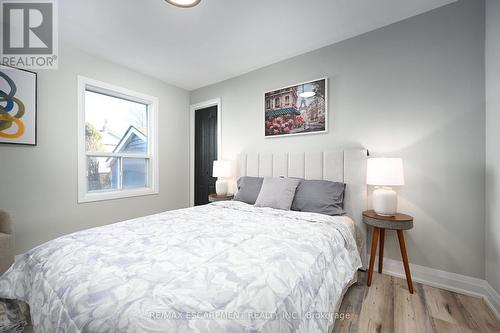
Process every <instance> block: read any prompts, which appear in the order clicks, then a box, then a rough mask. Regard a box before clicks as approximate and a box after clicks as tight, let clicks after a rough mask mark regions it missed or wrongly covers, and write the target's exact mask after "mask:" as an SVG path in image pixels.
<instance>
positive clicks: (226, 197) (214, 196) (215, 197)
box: [208, 194, 234, 202]
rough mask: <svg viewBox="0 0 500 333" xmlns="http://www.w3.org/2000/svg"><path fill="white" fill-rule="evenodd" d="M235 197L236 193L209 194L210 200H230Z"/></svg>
mask: <svg viewBox="0 0 500 333" xmlns="http://www.w3.org/2000/svg"><path fill="white" fill-rule="evenodd" d="M233 198H234V195H232V194H227V195H217V194H209V195H208V202H216V201H230V200H233Z"/></svg>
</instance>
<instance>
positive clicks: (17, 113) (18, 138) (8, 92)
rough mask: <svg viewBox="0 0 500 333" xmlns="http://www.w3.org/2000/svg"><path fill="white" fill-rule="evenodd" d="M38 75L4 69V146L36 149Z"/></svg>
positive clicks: (0, 110) (0, 88)
mask: <svg viewBox="0 0 500 333" xmlns="http://www.w3.org/2000/svg"><path fill="white" fill-rule="evenodd" d="M36 99H37V75H36V73H34V72H30V71H27V70H22V69H17V68H13V67H8V66H3V65H0V143H10V144H20V145H36V107H37V106H36Z"/></svg>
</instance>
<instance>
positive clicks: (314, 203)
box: [292, 180, 345, 215]
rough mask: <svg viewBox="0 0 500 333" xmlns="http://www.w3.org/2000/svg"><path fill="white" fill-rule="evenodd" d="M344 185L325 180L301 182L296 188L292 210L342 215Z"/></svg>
mask: <svg viewBox="0 0 500 333" xmlns="http://www.w3.org/2000/svg"><path fill="white" fill-rule="evenodd" d="M344 191H345V184H344V183H337V182H330V181H327V180H303V181H302V182H301V183H300V185H299V186H298V187H297V193H296V194H295V198H294V200H293V204H292V210H297V211H301V212H312V213H319V214H325V215H344V214H345V211H344Z"/></svg>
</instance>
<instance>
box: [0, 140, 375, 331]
mask: <svg viewBox="0 0 500 333" xmlns="http://www.w3.org/2000/svg"><path fill="white" fill-rule="evenodd" d="M270 156H271V157H270V161H271V165H270V168H269V165H267V166H266V163H268V161H269V155H267V154H242V155H240V156H239V158H238V160H239V168H238V170H239V173H240V175H242V174H244V175H252V174H253V173H255V172H256V173H257V175H263V176H264V175H265V174H266V173H267V172H271V176H287V177H296V176H297V177H306V178H311V177H312V178H317V177H319V175H318V174H316V175H314V173H318V172H321V177H320V178H321V179H330V178H332V177H340V176H341V177H342V180H343V181H344V182H345V183H346V184H347V188H346V194H345V195H346V200H345V205H346V210H347V212H348V214H347V215H344V216H327V215H322V214H316V213H305V212H295V211H284V210H277V209H272V208H265V207H254V206H253V205H248V204H245V203H242V202H236V201H229V202H217V203H213V204H209V205H205V206H199V207H194V208H187V209H180V210H175V211H168V212H164V213H161V214H156V215H151V216H146V217H141V218H138V219H133V220H129V221H125V222H121V223H117V224H112V225H107V226H103V227H99V228H94V229H89V230H85V231H81V232H77V233H74V234H70V235H66V236H63V237H60V238H58V239H55V240H52V241H49V242H47V243H45V244H42V245H40V246H38V247H36V248H34V249H33V250H31V251H29V252H27V253H25V254H23V255H20V256H17V257H16V260H15V263H14V265H13V266H12V267H11V268H10V269H9V270H8V271H7V272H6V273H5V274H4V275H2V277H0V298H8V299H18V300H21V301H24V302H26V303H28V304H29V305H30V311H31V320H32V323H33V327H34V331H35V332H231V333H236V332H328V330H329V329H331V328H332V326H333V323H334V321H335V319H336V314H335V311H336V310H337V309H338V307H339V305H340V303H341V300H342V297H343V294H344V293H345V291H346V289H347V288H348V287H349V286H350V285H351V284H352V283H353V282H354V281H355V279H356V271H357V270H358V269H359V268H362V267H364V266H365V265H366V258H365V256H364V255H363V254H364V253H366V251H365V250H364V248H365V247H364V244H361V243H362V242H361V243H360V242H359V240H360V238H363V237H364V238H366V234H365V231H364V230H363V229H362V225H361V223H360V216H361V212H362V207H363V205H366V187H365V185H364V184H363V182H364V172H365V169H364V168H365V160H366V151H362V150H346V151H340V152H322V153H314V154H296V155H295V154H287V155H286V165H285V164H283V162H282V161H281V156H282V155H281V154H279V155H273V154H271V155H270ZM254 159H257V160H256V161H255V160H254ZM318 163H319V164H318ZM332 168H334V169H335V168H336V170H334V169H332ZM338 169H341V170H340V171H339V170H338ZM285 172H286V174H284V173H285ZM332 179H333V178H332ZM362 189H364V190H362ZM357 240H358V242H357Z"/></svg>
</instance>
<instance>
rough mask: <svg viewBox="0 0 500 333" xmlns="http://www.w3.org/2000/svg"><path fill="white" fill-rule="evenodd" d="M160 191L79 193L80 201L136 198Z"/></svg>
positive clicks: (136, 190) (142, 189)
mask: <svg viewBox="0 0 500 333" xmlns="http://www.w3.org/2000/svg"><path fill="white" fill-rule="evenodd" d="M158 193H159V191H158V190H154V189H151V188H140V189H133V190H122V191H116V192H102V193H86V194H83V195H81V194H80V195H79V197H78V203H86V202H96V201H106V200H116V199H125V198H134V197H140V196H146V195H155V194H158Z"/></svg>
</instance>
